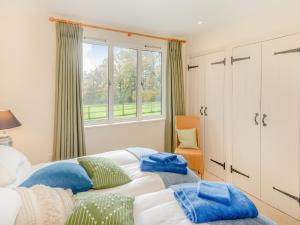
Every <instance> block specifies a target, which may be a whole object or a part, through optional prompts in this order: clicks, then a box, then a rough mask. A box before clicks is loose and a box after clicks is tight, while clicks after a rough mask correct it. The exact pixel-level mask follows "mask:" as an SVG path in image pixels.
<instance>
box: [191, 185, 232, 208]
mask: <svg viewBox="0 0 300 225" xmlns="http://www.w3.org/2000/svg"><path fill="white" fill-rule="evenodd" d="M197 192H198V197H200V198H204V199H208V200H211V201H215V202H219V203H221V204H225V205H229V204H230V202H231V199H230V193H229V190H228V186H227V184H226V183H224V182H210V181H199V182H198V186H197Z"/></svg>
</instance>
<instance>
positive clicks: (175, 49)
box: [165, 41, 185, 152]
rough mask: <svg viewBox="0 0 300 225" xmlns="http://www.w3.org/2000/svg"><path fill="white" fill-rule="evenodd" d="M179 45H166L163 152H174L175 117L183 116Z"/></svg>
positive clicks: (183, 103) (176, 43) (170, 43)
mask: <svg viewBox="0 0 300 225" xmlns="http://www.w3.org/2000/svg"><path fill="white" fill-rule="evenodd" d="M181 48H182V46H181V43H180V42H177V41H171V42H169V43H168V53H167V74H166V123H165V151H167V152H174V150H175V143H176V130H175V116H176V115H184V114H185V101H184V80H183V67H182V54H181Z"/></svg>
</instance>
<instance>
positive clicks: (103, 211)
mask: <svg viewBox="0 0 300 225" xmlns="http://www.w3.org/2000/svg"><path fill="white" fill-rule="evenodd" d="M133 202H134V198H132V197H125V196H122V195H120V194H113V193H105V194H103V193H96V192H82V193H79V194H77V195H76V197H75V204H74V208H73V211H72V214H71V215H70V217H69V219H68V221H67V223H66V224H65V225H80V224H82V225H134V217H133Z"/></svg>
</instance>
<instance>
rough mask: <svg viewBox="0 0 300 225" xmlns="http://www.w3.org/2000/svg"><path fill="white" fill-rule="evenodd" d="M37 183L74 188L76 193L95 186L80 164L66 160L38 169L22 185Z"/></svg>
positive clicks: (28, 185)
mask: <svg viewBox="0 0 300 225" xmlns="http://www.w3.org/2000/svg"><path fill="white" fill-rule="evenodd" d="M37 184H43V185H46V186H49V187H57V188H63V189H72V192H73V193H74V194H76V193H77V192H83V191H88V190H89V189H91V188H92V186H93V182H92V180H91V179H90V178H89V176H88V174H87V173H86V172H85V170H84V169H83V168H82V167H81V166H80V165H79V164H76V163H66V162H63V163H62V162H60V163H55V164H52V165H50V166H47V167H44V168H42V169H40V170H38V171H36V172H35V173H33V174H32V175H31V176H30V177H29V178H28V179H27V180H26V181H24V182H23V183H22V184H21V185H20V187H31V186H33V185H37Z"/></svg>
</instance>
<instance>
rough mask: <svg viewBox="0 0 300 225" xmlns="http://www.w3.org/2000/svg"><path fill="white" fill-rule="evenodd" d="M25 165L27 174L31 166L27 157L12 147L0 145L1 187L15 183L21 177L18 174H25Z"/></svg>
mask: <svg viewBox="0 0 300 225" xmlns="http://www.w3.org/2000/svg"><path fill="white" fill-rule="evenodd" d="M24 164H26V171H25V172H27V170H28V167H31V164H30V163H29V161H28V160H27V158H26V156H25V155H24V154H23V153H21V152H19V151H17V150H16V149H14V148H12V147H10V146H5V145H0V174H1V176H0V186H7V185H9V184H11V183H12V182H14V181H15V180H16V179H17V178H18V176H20V175H18V174H20V173H22V172H23V171H22V165H24ZM28 164H29V165H28ZM22 176H23V174H22Z"/></svg>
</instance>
